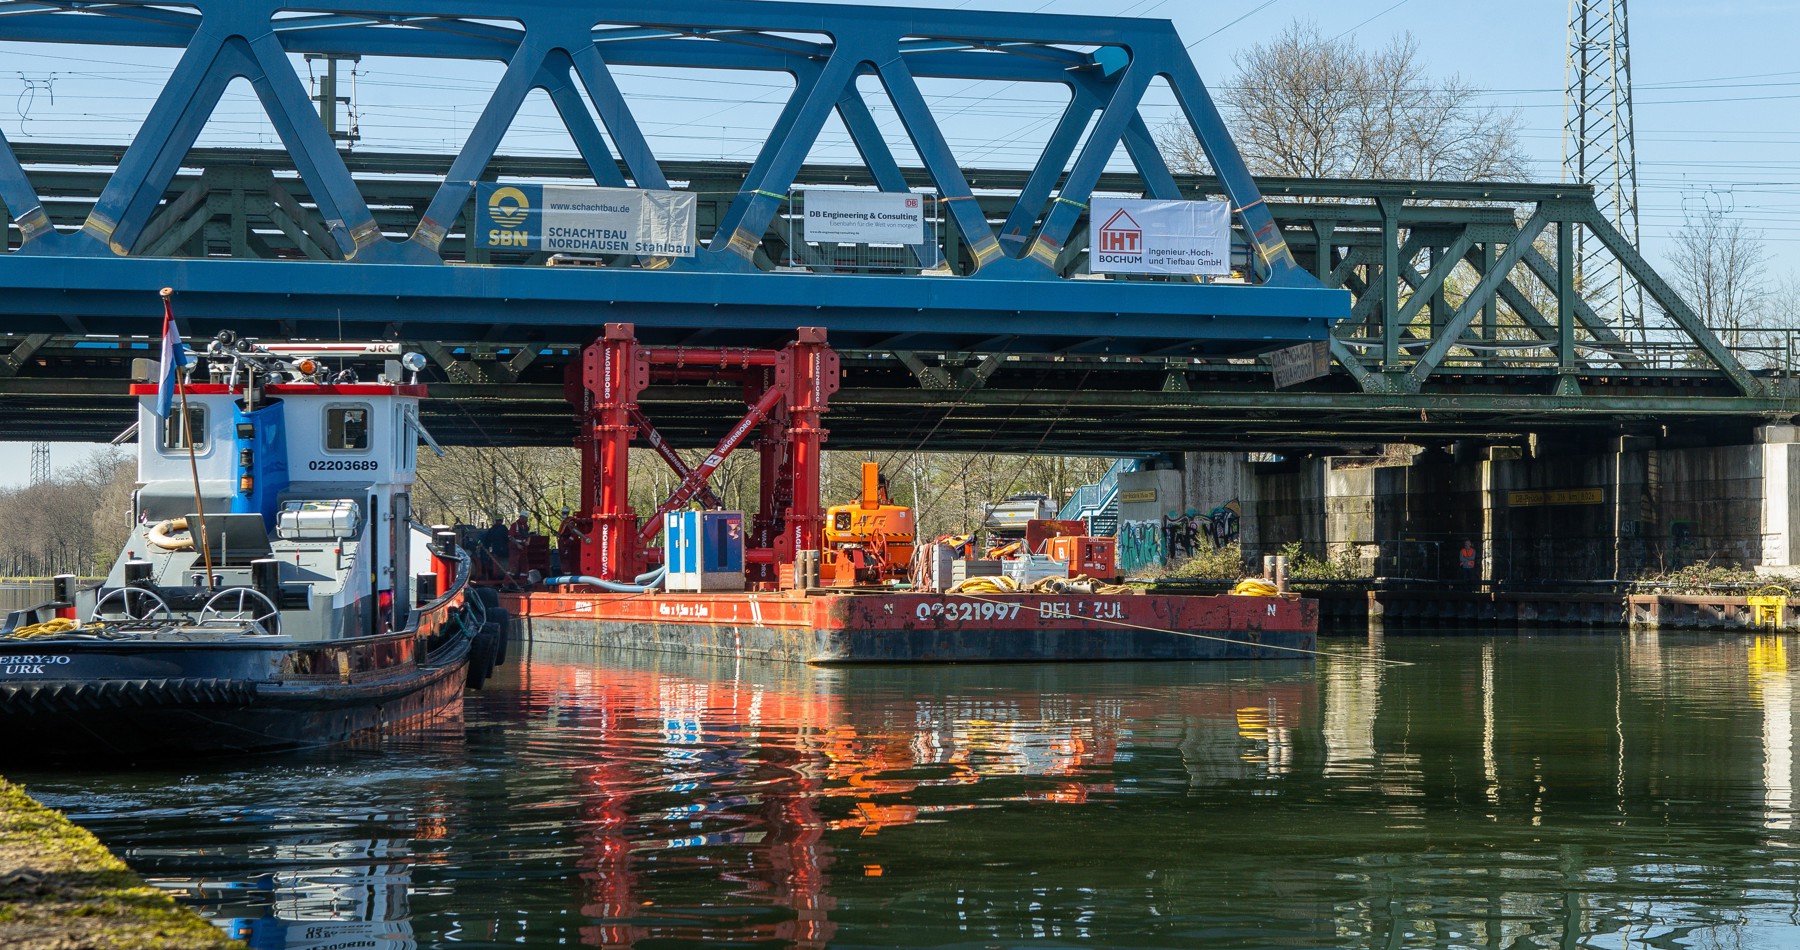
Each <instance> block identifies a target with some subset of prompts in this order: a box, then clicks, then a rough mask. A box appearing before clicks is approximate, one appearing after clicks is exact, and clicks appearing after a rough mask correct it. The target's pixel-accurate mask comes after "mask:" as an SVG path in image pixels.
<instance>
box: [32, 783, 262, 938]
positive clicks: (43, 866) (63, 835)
mask: <svg viewBox="0 0 1800 950" xmlns="http://www.w3.org/2000/svg"><path fill="white" fill-rule="evenodd" d="M243 946H244V945H243V944H242V943H239V942H238V941H235V940H231V939H228V938H227V937H226V936H225V934H224V933H222V932H221V931H220V930H219V929H218V928H217V927H214V926H213V925H212V924H209V923H207V922H206V921H205V920H204V919H202V918H201V917H200V916H199V915H198V914H195V913H194V912H193V911H191V910H188V909H187V908H184V907H182V906H180V905H179V904H176V903H175V901H174V899H173V898H171V897H169V896H168V895H167V894H164V893H163V892H162V891H159V890H157V889H156V888H154V887H151V886H149V885H148V884H145V883H144V881H143V879H142V878H140V877H138V876H137V875H136V874H134V873H132V871H131V869H130V868H128V867H126V866H125V862H123V861H121V860H119V859H118V857H117V856H116V855H114V854H113V853H112V852H111V851H108V850H107V849H106V848H105V846H103V845H101V844H100V842H99V841H98V840H96V839H95V838H94V836H93V835H92V834H89V833H88V832H87V831H86V830H84V829H82V828H80V827H77V826H76V825H74V824H73V823H71V822H70V821H69V820H68V819H67V818H64V817H63V816H62V814H61V813H60V812H56V811H52V810H51V809H49V808H45V807H44V806H43V805H40V804H38V803H37V802H36V801H34V800H33V799H32V798H31V797H30V796H29V795H27V794H25V790H24V789H22V788H20V787H19V786H17V785H14V784H12V783H10V782H7V781H6V780H5V779H0V947H8V948H11V950H72V948H83V950H86V948H97V950H103V948H118V950H226V948H240V950H241V948H242V947H243Z"/></svg>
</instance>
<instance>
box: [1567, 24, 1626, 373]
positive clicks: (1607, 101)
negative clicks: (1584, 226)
mask: <svg viewBox="0 0 1800 950" xmlns="http://www.w3.org/2000/svg"><path fill="white" fill-rule="evenodd" d="M1563 80H1564V87H1565V91H1564V93H1563V178H1564V180H1567V181H1578V182H1587V183H1589V184H1591V185H1593V186H1594V203H1595V204H1596V205H1597V206H1598V207H1599V209H1600V213H1601V214H1602V215H1603V216H1605V218H1606V220H1607V221H1608V222H1610V223H1611V224H1612V226H1613V227H1614V228H1616V229H1618V231H1619V233H1620V234H1622V235H1624V236H1625V239H1626V240H1627V241H1630V242H1631V244H1632V246H1634V247H1635V246H1637V244H1638V185H1637V145H1636V132H1635V128H1634V126H1633V124H1632V119H1631V41H1630V33H1629V31H1628V30H1627V29H1626V15H1625V0H1569V57H1568V60H1567V62H1566V63H1565V64H1564V66H1563ZM1575 242H1576V243H1575V285H1576V287H1577V288H1579V289H1580V292H1581V294H1582V296H1583V297H1585V298H1587V300H1588V302H1589V303H1590V304H1592V305H1593V307H1594V312H1595V313H1598V314H1599V315H1600V316H1601V317H1603V318H1605V319H1607V320H1609V321H1611V322H1612V324H1613V326H1614V328H1615V329H1616V330H1617V331H1618V332H1619V334H1620V335H1621V336H1625V337H1626V338H1627V339H1631V338H1635V339H1637V340H1639V341H1642V340H1643V339H1644V297H1643V290H1642V288H1640V287H1637V286H1636V285H1635V284H1634V283H1633V282H1632V281H1631V280H1630V279H1629V278H1628V277H1627V276H1626V274H1625V269H1624V268H1623V267H1620V266H1619V264H1618V261H1617V260H1615V259H1614V258H1613V256H1612V255H1611V254H1610V253H1608V252H1607V251H1606V249H1605V247H1603V246H1602V245H1601V243H1600V242H1599V241H1598V240H1596V239H1594V238H1593V237H1591V236H1589V235H1587V234H1585V233H1583V232H1582V231H1580V230H1578V231H1576V233H1575Z"/></svg>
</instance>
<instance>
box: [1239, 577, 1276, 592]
mask: <svg viewBox="0 0 1800 950" xmlns="http://www.w3.org/2000/svg"><path fill="white" fill-rule="evenodd" d="M1231 592H1232V593H1233V594H1234V595H1236V596H1238V597H1274V596H1275V595H1276V594H1279V593H1280V591H1278V590H1276V589H1275V585H1274V584H1271V583H1269V582H1268V581H1265V580H1258V579H1257V578H1254V577H1246V578H1244V579H1243V580H1241V581H1238V582H1237V586H1236V587H1233V588H1232V589H1231Z"/></svg>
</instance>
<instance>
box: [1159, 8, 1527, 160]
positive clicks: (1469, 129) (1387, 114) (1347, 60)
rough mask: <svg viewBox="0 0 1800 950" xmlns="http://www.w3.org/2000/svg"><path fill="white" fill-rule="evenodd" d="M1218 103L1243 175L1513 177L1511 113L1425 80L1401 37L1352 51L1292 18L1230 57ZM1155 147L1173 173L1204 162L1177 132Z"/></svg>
mask: <svg viewBox="0 0 1800 950" xmlns="http://www.w3.org/2000/svg"><path fill="white" fill-rule="evenodd" d="M1234 62H1235V63H1236V65H1237V68H1238V76H1237V78H1236V80H1235V81H1234V82H1233V83H1232V84H1231V85H1229V86H1226V87H1224V88H1223V89H1221V90H1220V94H1219V102H1220V104H1221V106H1222V107H1223V109H1224V110H1225V112H1226V117H1227V120H1228V121H1229V122H1230V124H1231V129H1232V137H1233V139H1234V140H1235V141H1236V142H1237V145H1238V148H1239V150H1240V151H1241V152H1242V153H1243V156H1244V161H1245V163H1246V164H1247V165H1248V166H1249V168H1250V171H1251V173H1252V174H1256V175H1295V176H1301V177H1308V178H1409V179H1454V180H1471V181H1472V180H1516V179H1521V178H1524V177H1525V168H1526V159H1525V154H1524V152H1523V150H1522V149H1521V147H1520V145H1519V135H1518V133H1519V124H1520V120H1519V116H1518V113H1517V112H1512V111H1502V110H1500V109H1497V108H1494V107H1492V106H1487V105H1483V104H1482V102H1481V91H1480V90H1478V89H1476V88H1475V87H1474V86H1471V85H1469V84H1468V83H1467V82H1465V81H1464V80H1462V79H1461V78H1459V77H1456V76H1451V77H1449V78H1438V77H1433V76H1430V75H1427V73H1426V68H1425V64H1424V63H1423V62H1422V61H1421V59H1420V56H1419V44H1418V41H1417V40H1415V39H1414V38H1413V37H1412V35H1411V34H1410V33H1408V34H1403V35H1401V36H1399V37H1396V38H1395V39H1394V40H1393V41H1392V42H1391V43H1389V44H1388V45H1387V46H1384V47H1380V48H1377V49H1369V50H1364V49H1362V48H1360V47H1358V46H1357V45H1356V44H1355V42H1354V41H1352V40H1347V39H1343V38H1329V39H1328V38H1326V37H1325V36H1323V35H1322V34H1321V33H1320V32H1319V28H1318V25H1317V24H1314V23H1310V22H1302V21H1295V22H1294V23H1292V24H1291V25H1289V26H1288V28H1287V29H1286V30H1285V31H1283V32H1282V33H1281V34H1280V35H1279V36H1277V37H1275V38H1274V39H1272V40H1270V41H1269V42H1267V43H1261V44H1257V45H1255V46H1251V47H1250V48H1248V49H1246V50H1243V51H1241V52H1240V53H1239V54H1238V55H1237V57H1236V59H1235V60H1234ZM1162 140H1163V141H1162V145H1163V151H1164V153H1165V154H1166V155H1167V157H1168V159H1169V161H1170V164H1171V165H1173V166H1174V167H1175V169H1176V170H1177V171H1186V172H1205V171H1207V170H1209V168H1210V166H1209V165H1208V163H1207V162H1206V160H1205V155H1204V153H1203V151H1202V150H1201V148H1200V145H1199V142H1198V141H1197V140H1196V139H1195V137H1194V133H1193V131H1192V130H1191V129H1189V128H1187V127H1186V125H1185V124H1178V123H1172V124H1171V125H1169V126H1168V127H1166V128H1165V129H1164V131H1163V136H1162Z"/></svg>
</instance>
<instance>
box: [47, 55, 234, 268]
mask: <svg viewBox="0 0 1800 950" xmlns="http://www.w3.org/2000/svg"><path fill="white" fill-rule="evenodd" d="M242 44H243V41H242V40H241V39H237V38H232V37H228V36H226V35H224V34H223V33H222V32H220V31H218V30H208V29H204V28H203V29H202V30H200V31H199V32H198V33H196V34H195V35H194V38H193V41H192V42H191V43H190V45H189V46H188V48H187V50H186V52H184V53H182V55H181V61H180V62H179V63H177V64H176V65H175V70H174V72H172V73H170V75H169V80H168V82H167V84H165V85H164V86H163V91H162V93H161V94H160V95H159V96H157V98H156V103H155V104H154V105H152V106H151V107H150V113H149V114H148V115H147V116H145V118H144V124H143V127H142V128H141V129H140V130H139V132H138V135H137V137H136V138H134V139H133V140H132V142H131V145H130V147H129V148H127V149H126V150H125V154H124V155H123V156H122V157H121V158H120V159H119V164H118V166H117V168H116V169H115V170H114V172H113V176H112V177H111V178H109V179H107V182H106V187H105V188H104V189H102V190H101V192H100V197H99V198H97V199H96V200H95V201H94V207H93V209H92V210H90V211H89V212H88V216H87V220H86V221H85V222H84V223H83V224H82V226H81V232H80V234H79V235H76V236H74V237H75V238H76V240H77V241H78V242H80V243H84V244H86V246H87V247H88V248H90V249H93V250H98V251H100V252H101V253H108V252H110V253H113V254H117V255H120V256H124V255H126V254H128V253H129V252H130V249H131V248H132V247H133V246H134V245H136V244H137V238H138V234H139V233H140V232H141V230H142V229H143V227H144V225H145V224H146V223H148V222H149V220H150V217H151V215H153V214H154V213H155V212H156V208H157V205H158V204H160V203H161V201H162V196H163V192H164V191H165V190H167V188H168V186H169V182H170V181H171V180H173V179H174V177H175V172H176V170H177V169H178V168H179V167H180V165H181V160H182V158H183V157H184V156H186V155H187V152H188V150H189V149H190V148H192V147H193V144H194V140H195V139H197V138H199V136H200V130H201V128H203V127H204V126H205V125H206V120H207V118H208V117H210V116H211V115H212V112H213V110H214V109H215V108H216V107H217V106H218V103H219V97H220V96H221V95H223V94H224V92H225V88H226V87H227V86H229V85H230V84H231V80H232V79H234V78H236V77H238V76H240V75H243V74H244V73H245V72H246V71H247V68H248V66H249V63H248V56H247V54H246V53H245V51H244V50H243V48H242ZM92 252H93V251H92V250H90V251H88V253H92Z"/></svg>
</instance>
